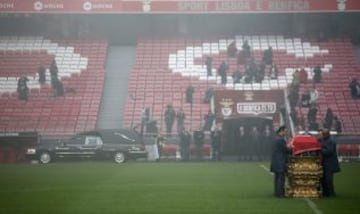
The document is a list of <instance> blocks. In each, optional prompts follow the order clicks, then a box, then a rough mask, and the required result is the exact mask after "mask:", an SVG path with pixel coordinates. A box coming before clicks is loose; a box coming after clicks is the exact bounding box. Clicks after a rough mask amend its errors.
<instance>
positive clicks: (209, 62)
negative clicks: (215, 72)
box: [205, 56, 213, 76]
mask: <svg viewBox="0 0 360 214" xmlns="http://www.w3.org/2000/svg"><path fill="white" fill-rule="evenodd" d="M212 61H213V59H212V57H209V56H208V57H206V61H205V65H206V71H207V75H208V76H211V75H212Z"/></svg>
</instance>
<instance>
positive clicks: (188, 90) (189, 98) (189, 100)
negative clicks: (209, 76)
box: [185, 84, 195, 103]
mask: <svg viewBox="0 0 360 214" xmlns="http://www.w3.org/2000/svg"><path fill="white" fill-rule="evenodd" d="M194 92H195V88H194V87H193V86H192V85H191V84H189V85H188V87H187V88H186V91H185V98H186V99H185V101H186V103H193V94H194Z"/></svg>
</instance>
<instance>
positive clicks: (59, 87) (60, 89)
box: [54, 79, 64, 97]
mask: <svg viewBox="0 0 360 214" xmlns="http://www.w3.org/2000/svg"><path fill="white" fill-rule="evenodd" d="M54 84H55V85H54V97H61V96H64V85H63V83H62V82H61V80H59V79H56V80H55V82H54Z"/></svg>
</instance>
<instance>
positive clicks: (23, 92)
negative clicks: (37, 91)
mask: <svg viewBox="0 0 360 214" xmlns="http://www.w3.org/2000/svg"><path fill="white" fill-rule="evenodd" d="M28 81H29V79H28V78H27V77H26V76H25V75H22V76H21V77H20V78H19V79H18V83H17V92H18V98H19V100H25V101H27V100H28V99H29V88H28V86H27V82H28Z"/></svg>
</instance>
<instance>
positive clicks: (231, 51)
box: [227, 41, 237, 58]
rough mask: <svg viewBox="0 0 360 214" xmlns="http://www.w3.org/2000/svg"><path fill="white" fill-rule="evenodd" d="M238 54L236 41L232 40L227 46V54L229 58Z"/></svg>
mask: <svg viewBox="0 0 360 214" xmlns="http://www.w3.org/2000/svg"><path fill="white" fill-rule="evenodd" d="M236 54H237V47H236V42H235V41H232V42H231V43H230V44H229V46H228V47H227V56H228V57H229V58H234V57H236Z"/></svg>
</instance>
